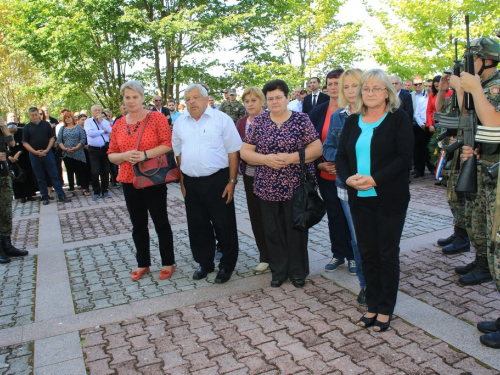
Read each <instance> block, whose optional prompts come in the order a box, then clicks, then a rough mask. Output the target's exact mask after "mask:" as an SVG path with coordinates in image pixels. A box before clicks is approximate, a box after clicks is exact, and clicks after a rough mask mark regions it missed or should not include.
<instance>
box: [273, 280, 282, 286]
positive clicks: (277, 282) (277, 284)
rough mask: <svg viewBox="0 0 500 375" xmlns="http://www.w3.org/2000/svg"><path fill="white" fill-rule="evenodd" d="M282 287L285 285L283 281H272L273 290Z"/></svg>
mask: <svg viewBox="0 0 500 375" xmlns="http://www.w3.org/2000/svg"><path fill="white" fill-rule="evenodd" d="M282 285H283V281H281V280H272V281H271V288H279V287H280V286H282Z"/></svg>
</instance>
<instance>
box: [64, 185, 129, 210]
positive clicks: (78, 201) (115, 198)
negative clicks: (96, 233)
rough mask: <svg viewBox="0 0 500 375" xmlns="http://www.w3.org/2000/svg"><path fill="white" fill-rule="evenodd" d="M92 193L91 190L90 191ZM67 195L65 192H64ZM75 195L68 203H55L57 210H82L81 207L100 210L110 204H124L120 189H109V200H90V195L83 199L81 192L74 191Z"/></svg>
mask: <svg viewBox="0 0 500 375" xmlns="http://www.w3.org/2000/svg"><path fill="white" fill-rule="evenodd" d="M90 192H91V193H92V189H91V190H90ZM66 193H67V191H66ZM73 193H74V194H75V195H74V196H73V197H71V202H70V203H59V202H57V210H58V211H65V210H69V209H72V208H82V207H100V209H102V208H104V207H106V206H107V205H108V204H110V203H117V202H125V198H123V192H122V190H121V188H120V187H111V186H110V187H109V195H111V198H102V197H101V198H100V199H97V200H93V199H92V195H93V193H92V195H89V196H88V197H85V196H84V195H82V191H81V190H75V191H74V192H73Z"/></svg>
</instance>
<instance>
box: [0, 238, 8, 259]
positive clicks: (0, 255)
mask: <svg viewBox="0 0 500 375" xmlns="http://www.w3.org/2000/svg"><path fill="white" fill-rule="evenodd" d="M2 263H10V258H9V256H8V255H7V254H5V251H4V249H3V245H2V243H1V242H0V264H2Z"/></svg>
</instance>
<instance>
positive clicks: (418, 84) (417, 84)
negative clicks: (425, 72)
mask: <svg viewBox="0 0 500 375" xmlns="http://www.w3.org/2000/svg"><path fill="white" fill-rule="evenodd" d="M413 86H422V82H420V83H414V84H413Z"/></svg>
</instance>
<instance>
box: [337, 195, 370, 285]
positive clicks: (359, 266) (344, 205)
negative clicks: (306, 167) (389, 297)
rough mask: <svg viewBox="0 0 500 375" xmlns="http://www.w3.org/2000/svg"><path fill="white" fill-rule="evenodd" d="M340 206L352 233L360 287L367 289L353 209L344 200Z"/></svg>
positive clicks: (352, 244)
mask: <svg viewBox="0 0 500 375" xmlns="http://www.w3.org/2000/svg"><path fill="white" fill-rule="evenodd" d="M340 204H341V205H342V209H343V210H344V215H345V218H346V220H347V225H348V226H349V231H350V232H351V246H352V252H353V254H354V261H355V262H356V275H357V276H358V280H359V286H360V287H361V288H363V289H365V288H366V281H365V275H364V274H363V261H362V260H361V254H360V253H359V248H358V241H357V239H356V231H355V230H354V223H353V221H352V215H351V208H350V207H349V202H347V201H343V200H342V199H340Z"/></svg>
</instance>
